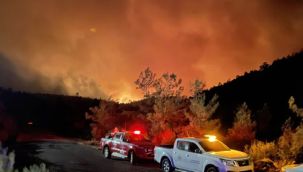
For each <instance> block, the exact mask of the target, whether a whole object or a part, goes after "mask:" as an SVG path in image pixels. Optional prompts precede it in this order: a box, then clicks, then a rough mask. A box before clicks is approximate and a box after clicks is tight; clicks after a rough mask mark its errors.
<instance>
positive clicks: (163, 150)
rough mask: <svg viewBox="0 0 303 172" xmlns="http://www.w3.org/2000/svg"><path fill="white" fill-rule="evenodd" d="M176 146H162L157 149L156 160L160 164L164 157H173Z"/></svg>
mask: <svg viewBox="0 0 303 172" xmlns="http://www.w3.org/2000/svg"><path fill="white" fill-rule="evenodd" d="M173 148H174V145H160V146H156V147H155V152H154V155H155V157H154V159H155V161H156V162H158V163H160V162H161V158H162V157H164V156H165V157H172V154H173Z"/></svg>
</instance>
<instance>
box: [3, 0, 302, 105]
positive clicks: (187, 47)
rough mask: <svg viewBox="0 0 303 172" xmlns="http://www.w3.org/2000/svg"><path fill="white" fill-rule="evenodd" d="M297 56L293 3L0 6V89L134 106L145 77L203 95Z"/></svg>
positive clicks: (112, 1) (28, 2)
mask: <svg viewBox="0 0 303 172" xmlns="http://www.w3.org/2000/svg"><path fill="white" fill-rule="evenodd" d="M302 48H303V1H300V0H258V1H257V0H221V1H214V0H204V1H202V0H95V1H93V0H36V1H34V0H19V1H15V0H0V86H3V87H10V88H13V89H16V90H25V91H30V92H47V93H57V94H68V95H76V92H79V93H80V95H81V96H90V97H103V98H106V97H108V96H113V97H114V98H115V99H120V100H121V99H138V98H141V97H142V95H141V94H140V92H139V91H138V90H136V89H135V85H134V81H135V80H136V78H137V77H138V75H139V73H140V71H142V70H144V69H145V68H146V67H150V68H151V69H152V70H153V71H155V72H156V73H159V74H160V73H163V72H175V73H176V74H177V75H178V76H179V77H181V78H183V84H184V86H185V87H188V85H189V82H190V81H193V80H195V79H201V80H203V81H205V82H206V85H207V87H208V88H210V87H212V86H214V85H217V84H218V83H219V82H221V83H224V82H226V81H227V80H228V79H233V78H234V77H235V76H236V75H241V74H243V73H244V72H245V71H249V70H252V69H258V68H259V66H260V65H261V64H262V63H263V62H268V63H271V62H272V61H273V60H274V59H276V58H278V57H281V56H285V55H288V54H291V53H293V52H296V51H299V50H301V49H302Z"/></svg>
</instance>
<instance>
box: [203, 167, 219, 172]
mask: <svg viewBox="0 0 303 172" xmlns="http://www.w3.org/2000/svg"><path fill="white" fill-rule="evenodd" d="M205 172H219V171H218V169H217V168H216V167H214V166H210V167H208V168H207V169H206V170H205Z"/></svg>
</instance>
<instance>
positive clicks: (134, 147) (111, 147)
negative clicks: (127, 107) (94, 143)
mask: <svg viewBox="0 0 303 172" xmlns="http://www.w3.org/2000/svg"><path fill="white" fill-rule="evenodd" d="M154 147H155V146H154V145H153V144H152V143H151V142H150V141H149V140H148V139H146V137H145V136H144V134H142V133H141V132H140V131H139V130H135V131H127V132H116V133H114V134H112V135H108V136H107V137H105V138H102V139H101V140H100V149H101V150H102V152H103V155H104V157H105V158H108V159H109V158H111V157H118V158H123V159H128V160H129V162H130V163H131V164H135V163H136V162H137V161H138V160H139V159H145V160H148V159H150V160H152V159H153V158H154Z"/></svg>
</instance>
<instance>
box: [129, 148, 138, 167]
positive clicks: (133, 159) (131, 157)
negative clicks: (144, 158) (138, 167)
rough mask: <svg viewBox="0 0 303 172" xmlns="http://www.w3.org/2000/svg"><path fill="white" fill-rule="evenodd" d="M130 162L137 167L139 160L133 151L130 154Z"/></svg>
mask: <svg viewBox="0 0 303 172" xmlns="http://www.w3.org/2000/svg"><path fill="white" fill-rule="evenodd" d="M128 158H129V162H130V163H131V164H132V165H135V163H136V161H137V158H136V154H135V153H134V151H131V152H130V153H129V157H128Z"/></svg>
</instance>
